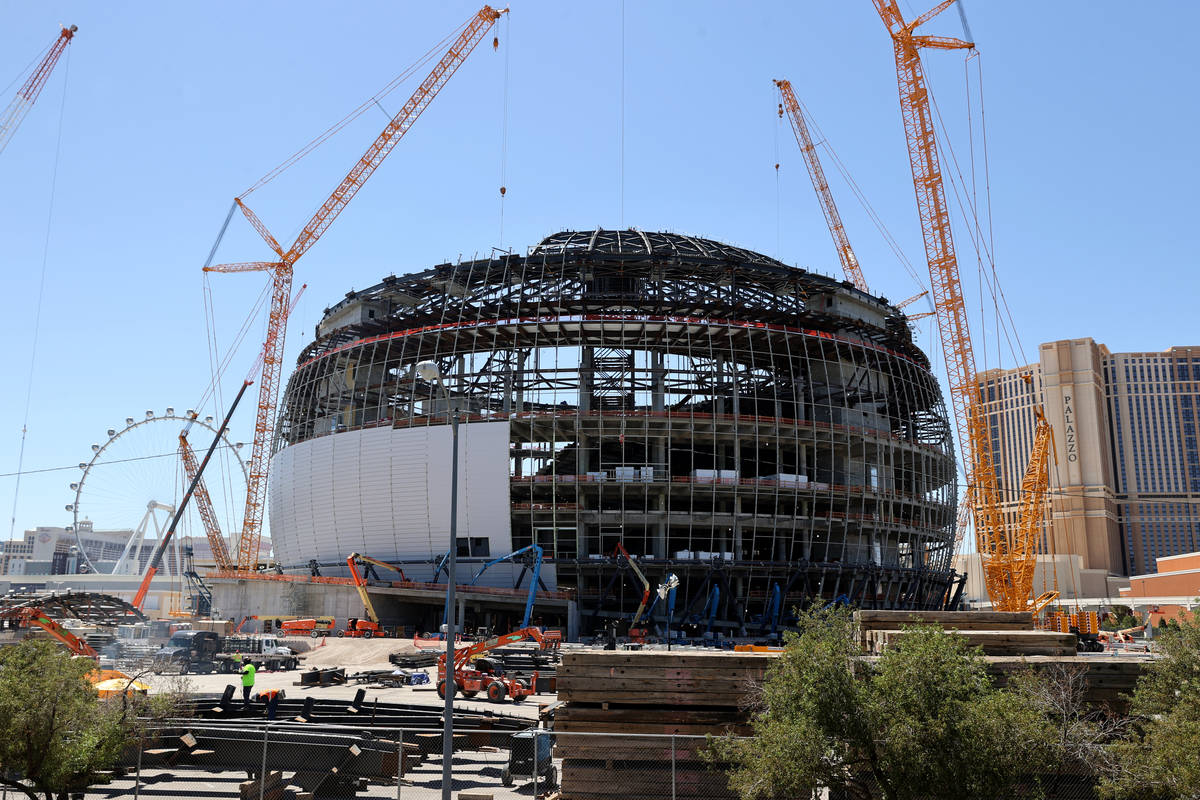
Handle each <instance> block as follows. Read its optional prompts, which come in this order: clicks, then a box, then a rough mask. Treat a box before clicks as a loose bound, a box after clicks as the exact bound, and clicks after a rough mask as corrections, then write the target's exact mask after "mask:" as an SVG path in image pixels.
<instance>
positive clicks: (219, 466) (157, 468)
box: [66, 408, 247, 577]
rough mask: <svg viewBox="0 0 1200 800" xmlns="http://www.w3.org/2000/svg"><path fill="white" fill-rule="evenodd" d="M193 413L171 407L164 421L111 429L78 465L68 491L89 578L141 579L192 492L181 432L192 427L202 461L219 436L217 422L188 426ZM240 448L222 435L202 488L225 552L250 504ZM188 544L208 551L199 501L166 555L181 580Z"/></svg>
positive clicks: (168, 567) (147, 419) (151, 417)
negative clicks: (93, 574) (132, 576)
mask: <svg viewBox="0 0 1200 800" xmlns="http://www.w3.org/2000/svg"><path fill="white" fill-rule="evenodd" d="M191 413H192V412H191V411H190V410H189V411H188V412H187V414H186V415H177V414H176V413H175V409H174V408H168V409H167V411H166V414H155V413H154V412H153V411H147V412H146V413H145V416H144V418H142V419H135V418H133V417H128V418H126V420H125V427H123V428H120V429H116V428H109V429H108V439H107V440H106V441H105V442H103V443H97V444H93V445H92V456H91V459H90V460H88V461H81V462H80V463H79V469H80V470H81V472H82V475H80V477H79V480H78V481H77V482H75V483H72V484H71V491H72V492H73V493H74V502H72V503H69V504H68V505H67V507H66V508H67V510H68V511H70V512H72V514H73V525H72V530H73V531H74V533H75V543H76V545H77V546H78V548H79V554H80V558H81V560H82V562H83V563H85V564H86V565H87V567H88V568H89V569H90V570H91V571H92V572H101V573H111V574H135V575H136V574H141V573H142V570H143V569H144V568H145V565H146V562H147V559H148V557H149V555H150V552H151V551H152V550H153V548H154V546H155V545H156V544H157V541H158V539H160V538H161V537H162V536H163V535H164V534H165V533H166V532H167V529H168V528H169V527H170V523H171V518H172V517H173V516H174V514H175V509H176V508H177V507H178V503H179V501H180V499H181V498H182V497H183V494H184V492H185V491H186V490H187V485H188V477H187V474H186V472H185V470H184V466H183V461H182V459H181V457H180V454H179V433H180V431H182V430H183V429H184V427H185V426H186V425H187V424H188V422H189V421H191V422H192V427H191V431H190V435H189V437H188V439H189V441H190V442H191V443H192V447H193V448H194V449H195V450H196V451H197V452H198V453H200V454H203V452H205V451H206V450H207V448H208V446H209V444H210V443H211V442H212V440H213V437H214V436H216V435H217V427H216V426H215V425H214V423H213V418H212V417H200V418H197V419H195V420H191ZM242 448H243V444H242V443H241V442H231V441H230V440H229V439H228V437H227V436H226V435H225V434H222V436H221V442H220V444H219V445H218V447H217V449H216V451H214V453H213V457H212V460H211V461H210V462H209V464H208V466H207V468H206V469H205V470H204V483H205V485H206V486H207V488H208V493H209V496H210V497H211V499H212V506H213V510H214V512H215V517H216V520H217V523H218V525H219V526H220V530H221V535H222V537H223V538H224V539H225V540H226V544H227V547H228V546H229V545H228V542H229V540H230V536H231V534H233V535H234V536H233V539H234V541H236V538H237V537H236V533H237V531H238V530H239V529H240V525H241V519H240V514H241V513H242V511H243V508H244V505H243V504H244V502H245V497H246V477H247V473H246V463H245V462H244V461H243V460H242V457H241V455H240V451H241V450H242ZM200 457H203V456H202V455H201V456H200ZM188 537H191V539H192V541H193V542H194V544H195V546H196V549H197V551H201V550H203V551H207V550H208V539H207V536H206V532H205V529H204V525H203V522H202V520H201V517H200V513H199V511H198V510H197V506H196V503H195V502H193V503H190V504H189V505H188V508H187V510H186V511H185V512H184V515H183V517H181V518H180V521H179V525H178V526H177V527H176V530H175V536H174V538H173V542H172V545H173V547H172V550H171V551H169V552H168V553H166V554H164V560H163V567H164V570H163V571H165V572H168V573H170V574H171V575H173V576H176V577H177V576H178V575H179V574H180V572H181V571H182V570H183V569H184V567H183V563H184V561H183V554H182V549H181V548H182V547H184V546H186V544H187V538H188ZM85 539H86V540H87V542H86V543H85V541H84V540H85ZM229 549H230V552H233V551H234V548H233V547H230V548H229Z"/></svg>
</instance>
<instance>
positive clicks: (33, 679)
mask: <svg viewBox="0 0 1200 800" xmlns="http://www.w3.org/2000/svg"><path fill="white" fill-rule="evenodd" d="M95 667H96V665H95V663H94V662H92V661H90V660H88V659H83V658H73V657H72V656H71V655H70V654H68V653H67V652H65V651H64V650H62V649H61V648H60V647H59V646H58V645H56V644H55V643H53V642H48V641H44V640H35V639H27V640H25V641H23V642H21V643H20V644H18V645H16V646H13V647H6V648H3V649H0V784H2V785H4V786H6V787H9V788H11V789H15V790H17V791H21V792H24V793H25V794H26V795H27V796H28V797H30V798H33V800H41V798H40V797H39V793H40V795H41V797H44V798H45V800H55V799H56V798H58V799H59V800H65V798H66V797H67V796H68V795H69V793H70V792H79V791H83V790H84V789H85V788H86V787H87V786H88V785H89V784H91V783H95V782H96V781H97V779H98V773H99V772H100V771H101V770H104V769H106V768H108V767H110V766H111V765H113V764H114V763H115V762H116V760H117V758H118V757H119V756H120V753H121V748H122V747H123V746H124V744H125V739H126V734H127V733H128V724H127V723H126V722H125V720H126V719H127V718H128V717H126V715H125V713H123V711H124V710H123V709H122V706H121V705H120V704H116V703H102V702H101V701H100V700H99V698H98V697H97V696H96V691H95V689H94V688H93V686H92V683H91V682H90V681H89V680H88V679H87V674H88V673H89V672H91V671H92V670H93V669H95Z"/></svg>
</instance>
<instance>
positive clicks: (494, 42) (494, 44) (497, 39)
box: [492, 36, 500, 50]
mask: <svg viewBox="0 0 1200 800" xmlns="http://www.w3.org/2000/svg"><path fill="white" fill-rule="evenodd" d="M492 49H493V50H499V49H500V37H499V36H493V37H492Z"/></svg>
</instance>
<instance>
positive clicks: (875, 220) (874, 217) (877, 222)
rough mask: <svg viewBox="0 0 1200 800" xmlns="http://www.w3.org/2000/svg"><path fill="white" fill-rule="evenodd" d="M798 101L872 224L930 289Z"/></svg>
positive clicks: (916, 278)
mask: <svg viewBox="0 0 1200 800" xmlns="http://www.w3.org/2000/svg"><path fill="white" fill-rule="evenodd" d="M797 102H799V103H800V107H801V108H802V109H803V111H804V118H805V120H806V121H807V122H808V126H809V127H810V128H812V129H813V131H814V132H815V133H816V134H817V138H818V140H819V141H818V142H817V146H818V147H820V148H822V149H823V150H824V151H825V152H826V154H828V155H829V157H830V159H831V160H832V161H833V165H834V167H835V168H836V169H837V171H838V174H840V175H841V176H842V180H844V181H845V182H846V185H847V186H849V187H850V191H851V192H852V193H853V194H854V197H855V199H856V200H858V204H859V205H860V206H861V207H862V209H863V210H864V211H865V212H866V213H867V216H868V217H869V218H870V220H871V224H873V225H874V226H875V229H876V230H877V231H879V235H880V236H882V237H883V240H884V242H885V243H886V244H887V246H888V248H889V249H890V250H891V251H892V253H894V254H895V256H896V260H897V261H899V262H900V265H901V266H902V267H904V269H905V271H906V272H907V273H908V274H909V276H910V277H911V278H912V279H913V281H914V282H915V283H916V285H917V286H918V287H919V288H920V289H922V290H925V291H928V290H929V282H928V281H926V280H924V279H922V278H921V276H920V274H919V273H918V272H917V270H916V268H914V267H913V264H912V261H910V260H909V258H908V256H907V255H905V254H904V250H903V249H902V248H901V247H900V244H899V242H897V241H896V238H895V237H894V236H892V232H891V231H890V230H888V227H887V225H885V224H884V222H883V218H882V217H880V216H879V214H878V213H877V212H876V211H875V207H874V206H872V205H871V201H870V200H868V199H867V195H866V193H865V192H864V191H863V190H862V187H860V186H859V185H858V182H857V181H855V180H854V176H853V175H852V174H851V173H850V169H849V168H848V167H847V166H846V164H845V162H843V161H842V159H841V156H839V155H838V154H837V151H836V150H834V149H833V145H832V144H830V142H829V137H828V136H826V135H825V132H824V131H822V130H821V126H820V125H818V124H817V121H816V119H815V118H814V117H813V115H812V114H811V113H810V112H809V110H808V106H806V105H805V104H804V101H803V100H798V101H797Z"/></svg>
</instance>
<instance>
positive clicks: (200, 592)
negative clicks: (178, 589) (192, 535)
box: [183, 544, 212, 617]
mask: <svg viewBox="0 0 1200 800" xmlns="http://www.w3.org/2000/svg"><path fill="white" fill-rule="evenodd" d="M183 579H184V580H185V581H187V585H188V594H189V596H190V597H191V598H192V608H191V613H190V614H187V615H186V616H193V617H208V616H211V615H212V589H210V588H209V587H208V584H207V583H205V582H204V578H202V577H200V573H199V572H197V571H196V550H195V548H193V547H192V546H191V545H190V544H189V545H184V547H183Z"/></svg>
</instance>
